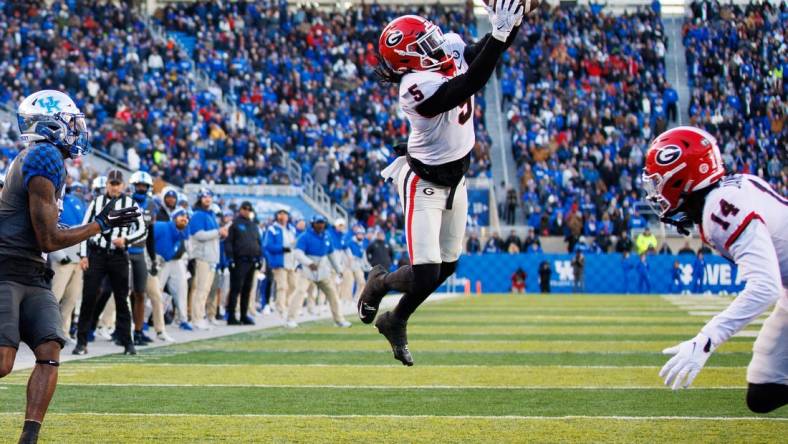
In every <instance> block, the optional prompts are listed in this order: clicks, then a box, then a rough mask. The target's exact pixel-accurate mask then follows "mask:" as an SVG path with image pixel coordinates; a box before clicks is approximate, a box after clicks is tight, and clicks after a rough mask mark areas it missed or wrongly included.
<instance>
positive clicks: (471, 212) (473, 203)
mask: <svg viewBox="0 0 788 444" xmlns="http://www.w3.org/2000/svg"><path fill="white" fill-rule="evenodd" d="M468 216H470V217H471V220H473V221H474V222H475V225H477V226H487V225H490V191H489V190H485V189H469V190H468Z"/></svg>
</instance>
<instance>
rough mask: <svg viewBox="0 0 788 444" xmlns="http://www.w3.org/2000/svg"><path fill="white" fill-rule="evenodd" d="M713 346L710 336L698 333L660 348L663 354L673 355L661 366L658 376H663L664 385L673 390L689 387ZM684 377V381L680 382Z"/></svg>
mask: <svg viewBox="0 0 788 444" xmlns="http://www.w3.org/2000/svg"><path fill="white" fill-rule="evenodd" d="M715 348H716V347H715V346H714V344H712V343H711V338H709V337H708V336H706V335H704V334H703V333H698V335H697V336H695V337H694V338H692V339H690V340H689V341H684V342H682V343H681V344H679V345H674V346H673V347H669V348H666V349H665V350H662V353H663V354H666V355H675V356H673V357H672V358H670V360H669V361H668V362H667V363H666V364H665V365H664V366H663V367H662V370H660V371H659V377H660V378H663V379H664V380H665V385H670V386H671V388H672V389H673V390H678V389H680V388H687V387H689V386H690V384H692V381H694V380H695V377H696V376H698V373H699V372H700V369H702V368H703V365H704V364H706V360H708V359H709V356H711V353H712V352H713V351H714V349H715ZM685 378H686V381H685V382H684V383H682V381H684V379H685Z"/></svg>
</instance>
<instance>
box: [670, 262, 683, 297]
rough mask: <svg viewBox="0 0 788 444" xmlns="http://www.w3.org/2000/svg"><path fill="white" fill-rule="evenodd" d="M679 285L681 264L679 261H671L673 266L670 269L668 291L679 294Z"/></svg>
mask: <svg viewBox="0 0 788 444" xmlns="http://www.w3.org/2000/svg"><path fill="white" fill-rule="evenodd" d="M681 287H682V285H681V264H679V261H673V268H672V269H671V270H670V292H671V293H673V294H679V293H681Z"/></svg>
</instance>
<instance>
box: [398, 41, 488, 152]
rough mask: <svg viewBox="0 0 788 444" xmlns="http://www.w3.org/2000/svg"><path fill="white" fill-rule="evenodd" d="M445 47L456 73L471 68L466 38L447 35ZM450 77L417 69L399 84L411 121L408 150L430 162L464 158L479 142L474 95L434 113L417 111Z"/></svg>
mask: <svg viewBox="0 0 788 444" xmlns="http://www.w3.org/2000/svg"><path fill="white" fill-rule="evenodd" d="M445 39H446V43H445V45H444V48H445V50H446V51H447V52H449V53H450V54H451V55H452V56H453V58H454V63H455V65H456V66H457V75H459V74H463V73H465V72H466V71H467V70H468V63H467V62H466V61H465V57H464V55H463V54H464V52H465V42H463V41H462V38H460V36H459V35H457V34H455V33H449V34H446V35H445ZM449 79H450V78H449V77H446V76H445V75H443V74H441V73H438V72H433V71H417V72H412V73H409V74H405V76H404V77H403V78H402V82H401V83H400V86H399V106H400V108H401V109H402V112H404V113H405V115H406V116H407V117H408V121H409V122H410V135H409V137H408V154H410V156H411V157H413V158H415V159H418V160H420V161H421V162H424V163H425V164H427V165H441V164H444V163H447V162H452V161H455V160H458V159H462V158H463V157H465V155H467V154H468V153H469V152H470V151H471V149H472V148H473V145H474V144H475V143H476V134H475V133H474V131H473V101H474V100H473V97H470V98H469V99H468V100H467V101H465V102H463V103H462V104H461V105H460V106H458V107H456V108H454V109H452V110H449V111H447V112H445V113H443V114H439V115H437V116H435V117H425V116H422V115H421V114H419V113H418V111H416V107H417V106H418V105H419V104H420V103H422V102H423V101H424V100H426V99H428V98H429V97H432V95H433V94H435V91H437V90H438V88H440V86H441V85H443V84H444V83H445V82H448V81H449Z"/></svg>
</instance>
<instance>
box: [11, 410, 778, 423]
mask: <svg viewBox="0 0 788 444" xmlns="http://www.w3.org/2000/svg"><path fill="white" fill-rule="evenodd" d="M0 416H21V413H17V412H0ZM48 416H119V417H129V416H130V417H143V418H147V417H173V418H195V417H196V418H222V417H227V418H298V419H301V418H328V419H345V418H359V419H365V418H381V419H405V420H411V419H414V418H415V419H435V418H441V419H444V418H445V419H491V420H502V419H503V420H526V421H529V420H535V421H553V420H563V419H570V420H571V419H593V420H600V419H601V420H616V421H654V420H668V421H673V420H681V421H761V422H785V421H788V418H765V417H762V416H742V417H731V416H611V415H601V416H592V415H568V416H524V415H489V416H488V415H478V416H477V415H352V414H351V415H326V414H304V415H293V414H266V413H243V414H226V415H225V414H219V413H150V412H148V413H103V412H74V413H49V414H48Z"/></svg>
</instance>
